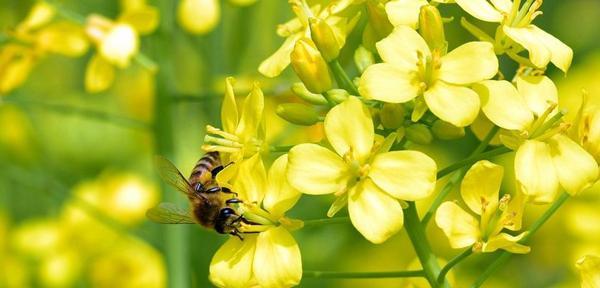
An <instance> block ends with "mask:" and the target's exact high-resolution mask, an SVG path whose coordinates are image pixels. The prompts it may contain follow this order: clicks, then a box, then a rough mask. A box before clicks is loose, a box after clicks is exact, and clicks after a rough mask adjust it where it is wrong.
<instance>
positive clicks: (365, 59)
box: [354, 45, 375, 73]
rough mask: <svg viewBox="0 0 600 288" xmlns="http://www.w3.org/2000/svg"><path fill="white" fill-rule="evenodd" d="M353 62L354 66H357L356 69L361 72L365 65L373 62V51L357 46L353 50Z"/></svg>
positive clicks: (367, 65)
mask: <svg viewBox="0 0 600 288" xmlns="http://www.w3.org/2000/svg"><path fill="white" fill-rule="evenodd" d="M354 64H355V65H356V68H358V71H360V73H363V72H364V71H365V69H367V67H369V66H371V65H373V64H375V57H374V56H373V52H371V51H369V49H367V48H365V47H364V46H362V45H361V46H358V48H356V51H354Z"/></svg>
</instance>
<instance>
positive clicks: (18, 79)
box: [0, 44, 35, 95]
mask: <svg viewBox="0 0 600 288" xmlns="http://www.w3.org/2000/svg"><path fill="white" fill-rule="evenodd" d="M9 45H10V44H9ZM9 45H7V46H9ZM10 47H16V46H10ZM5 49H8V48H5ZM18 50H21V49H15V51H14V52H15V54H16V55H10V54H12V53H13V51H9V52H4V51H2V52H4V53H8V54H9V56H8V57H7V58H8V59H7V62H6V63H2V62H4V61H2V62H0V64H1V65H2V66H0V68H1V69H2V70H0V95H1V94H5V93H8V92H10V91H12V90H13V89H15V88H17V87H19V86H21V85H22V84H23V82H25V80H27V77H28V76H29V72H30V71H31V69H32V68H33V66H34V65H35V56H34V55H33V53H32V52H31V51H30V50H23V51H18ZM0 56H4V55H1V54H0ZM13 57H14V58H13ZM1 60H4V59H1Z"/></svg>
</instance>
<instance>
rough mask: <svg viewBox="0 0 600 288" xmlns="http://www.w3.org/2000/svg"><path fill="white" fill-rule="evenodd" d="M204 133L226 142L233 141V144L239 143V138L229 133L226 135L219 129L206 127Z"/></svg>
mask: <svg viewBox="0 0 600 288" xmlns="http://www.w3.org/2000/svg"><path fill="white" fill-rule="evenodd" d="M206 133H208V134H214V135H218V136H221V137H223V138H225V139H227V140H231V141H235V142H239V141H240V138H239V137H237V136H235V135H233V134H231V133H227V132H225V131H223V130H221V129H219V128H215V127H213V126H211V125H206Z"/></svg>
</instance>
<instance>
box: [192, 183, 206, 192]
mask: <svg viewBox="0 0 600 288" xmlns="http://www.w3.org/2000/svg"><path fill="white" fill-rule="evenodd" d="M194 190H195V191H196V192H202V190H204V185H202V183H196V185H195V186H194Z"/></svg>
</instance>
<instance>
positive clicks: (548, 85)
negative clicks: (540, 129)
mask: <svg viewBox="0 0 600 288" xmlns="http://www.w3.org/2000/svg"><path fill="white" fill-rule="evenodd" d="M517 90H519V94H521V95H522V96H523V98H524V99H525V102H526V103H527V105H528V106H529V109H530V110H531V111H533V113H534V114H535V115H536V116H540V115H542V114H544V112H546V110H548V107H550V106H551V105H556V104H558V90H557V89H556V85H554V82H552V80H550V78H548V77H546V76H524V75H519V76H518V77H517Z"/></svg>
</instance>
